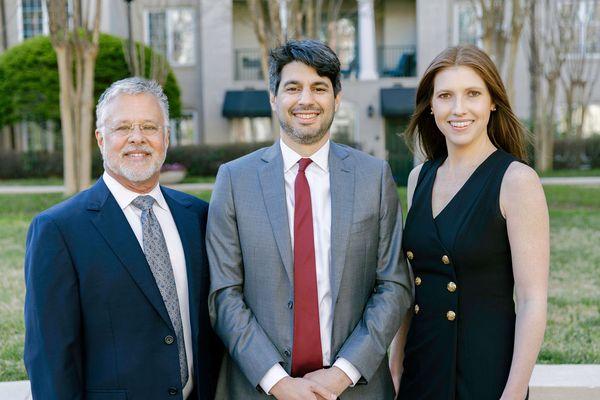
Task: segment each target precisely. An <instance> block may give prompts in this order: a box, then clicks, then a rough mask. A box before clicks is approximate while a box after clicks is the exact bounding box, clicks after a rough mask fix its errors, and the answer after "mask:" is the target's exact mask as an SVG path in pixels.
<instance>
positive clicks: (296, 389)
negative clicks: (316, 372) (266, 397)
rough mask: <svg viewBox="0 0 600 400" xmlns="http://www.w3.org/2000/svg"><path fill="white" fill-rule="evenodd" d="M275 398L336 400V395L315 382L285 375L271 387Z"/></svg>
mask: <svg viewBox="0 0 600 400" xmlns="http://www.w3.org/2000/svg"><path fill="white" fill-rule="evenodd" d="M270 393H271V394H272V395H273V396H275V398H276V399H277V400H320V399H325V400H336V399H337V396H336V395H335V394H333V393H332V392H331V391H329V390H328V389H326V388H324V387H323V386H322V385H320V384H319V383H317V382H314V381H310V380H308V379H304V378H292V377H290V376H286V377H285V378H283V379H281V380H280V381H279V382H277V383H276V384H275V386H273V387H272V388H271V392H270Z"/></svg>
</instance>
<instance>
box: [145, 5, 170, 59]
mask: <svg viewBox="0 0 600 400" xmlns="http://www.w3.org/2000/svg"><path fill="white" fill-rule="evenodd" d="M148 44H149V45H150V47H151V48H152V49H153V50H156V51H157V52H159V53H161V54H163V55H165V54H167V27H166V16H165V12H164V11H157V12H149V13H148Z"/></svg>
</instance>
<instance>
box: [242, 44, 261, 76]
mask: <svg viewBox="0 0 600 400" xmlns="http://www.w3.org/2000/svg"><path fill="white" fill-rule="evenodd" d="M261 56H262V55H261V52H260V49H236V50H235V80H236V81H256V80H262V79H263V72H262V66H261V63H260V59H261Z"/></svg>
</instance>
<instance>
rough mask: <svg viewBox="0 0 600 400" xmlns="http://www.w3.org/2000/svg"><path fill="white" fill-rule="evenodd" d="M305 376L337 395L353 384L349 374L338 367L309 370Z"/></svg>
mask: <svg viewBox="0 0 600 400" xmlns="http://www.w3.org/2000/svg"><path fill="white" fill-rule="evenodd" d="M304 378H306V379H309V380H311V381H313V382H316V383H318V384H320V385H321V386H323V387H325V388H327V389H328V390H330V391H331V392H333V393H334V394H335V395H337V396H339V395H340V394H342V392H343V391H344V390H346V389H347V388H348V386H350V385H351V384H352V381H351V380H350V378H349V377H348V375H346V373H345V372H344V371H342V370H341V369H339V368H338V367H331V368H328V369H319V370H316V371H313V372H309V373H308V374H306V375H304Z"/></svg>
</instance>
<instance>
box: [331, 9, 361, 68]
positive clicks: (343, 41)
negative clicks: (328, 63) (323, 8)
mask: <svg viewBox="0 0 600 400" xmlns="http://www.w3.org/2000/svg"><path fill="white" fill-rule="evenodd" d="M335 25H336V30H337V34H336V41H337V45H336V49H335V50H336V53H337V55H338V58H339V60H340V67H341V70H342V75H343V76H344V77H348V76H350V75H351V74H353V73H354V74H357V73H358V71H357V70H358V58H357V52H356V27H355V22H354V21H353V20H351V19H350V18H341V19H339V20H337V21H336V23H335Z"/></svg>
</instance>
